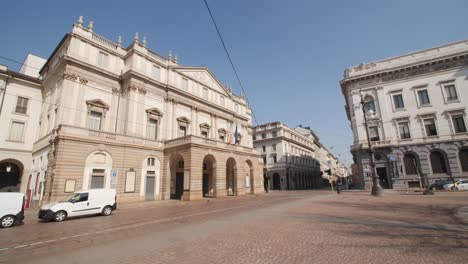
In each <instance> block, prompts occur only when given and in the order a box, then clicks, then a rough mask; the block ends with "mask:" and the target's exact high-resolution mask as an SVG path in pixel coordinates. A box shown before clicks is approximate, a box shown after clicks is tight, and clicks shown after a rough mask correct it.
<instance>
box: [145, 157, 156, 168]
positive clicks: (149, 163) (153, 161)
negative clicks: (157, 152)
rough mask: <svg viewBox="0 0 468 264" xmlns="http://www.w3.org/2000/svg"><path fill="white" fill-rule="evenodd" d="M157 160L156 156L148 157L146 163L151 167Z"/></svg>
mask: <svg viewBox="0 0 468 264" xmlns="http://www.w3.org/2000/svg"><path fill="white" fill-rule="evenodd" d="M155 162H156V158H148V159H147V160H146V165H147V166H149V167H152V166H154V164H155Z"/></svg>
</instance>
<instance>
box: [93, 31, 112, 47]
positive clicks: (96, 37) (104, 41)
mask: <svg viewBox="0 0 468 264" xmlns="http://www.w3.org/2000/svg"><path fill="white" fill-rule="evenodd" d="M91 36H92V38H93V39H94V40H96V41H98V42H99V43H101V44H103V45H105V46H107V47H109V48H112V49H117V44H115V43H114V42H112V41H110V40H108V39H106V38H104V37H102V36H99V35H98V34H96V33H93V34H92V35H91Z"/></svg>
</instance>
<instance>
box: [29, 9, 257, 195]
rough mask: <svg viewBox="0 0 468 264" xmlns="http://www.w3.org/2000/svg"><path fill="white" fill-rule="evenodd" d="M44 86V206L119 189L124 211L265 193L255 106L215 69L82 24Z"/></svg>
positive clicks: (48, 70)
mask: <svg viewBox="0 0 468 264" xmlns="http://www.w3.org/2000/svg"><path fill="white" fill-rule="evenodd" d="M40 76H41V83H42V87H43V91H42V98H43V100H42V108H41V110H40V111H38V112H37V115H38V116H37V120H36V122H37V124H38V129H37V130H38V132H37V138H36V140H35V143H34V147H33V150H32V156H33V159H39V157H43V156H44V155H46V156H47V161H45V162H46V167H47V170H46V171H47V173H46V176H45V177H44V179H43V180H42V184H43V185H44V189H43V197H44V200H46V201H51V200H52V201H54V200H58V199H60V198H62V197H64V196H66V195H68V194H69V193H71V192H74V191H77V190H86V189H92V188H115V189H116V190H117V196H118V200H119V201H142V200H155V199H156V200H157V199H183V200H196V199H202V198H203V197H223V196H227V195H245V194H254V193H258V192H261V191H263V182H262V180H263V178H262V171H263V164H262V162H261V159H260V157H259V156H258V154H257V153H256V151H255V149H254V148H253V143H252V125H251V123H252V111H251V109H250V106H249V105H248V103H247V101H246V99H245V97H244V96H238V95H235V94H234V93H233V92H232V89H231V88H230V87H228V86H227V85H223V84H222V83H221V82H220V81H219V80H218V79H216V77H215V76H214V75H213V73H212V72H211V71H210V70H209V69H208V68H206V67H192V66H184V65H181V64H180V63H179V62H178V59H177V56H172V54H171V53H169V56H168V57H163V56H161V55H159V54H158V53H156V52H154V51H152V50H151V49H149V48H148V46H147V42H146V38H145V37H143V38H140V37H139V35H138V33H137V34H135V37H134V39H133V41H132V43H131V44H130V45H129V46H128V47H126V48H124V47H123V46H122V39H121V37H119V39H118V40H117V41H116V42H113V41H110V40H108V39H106V38H104V37H102V36H100V35H98V34H96V33H95V32H94V24H93V22H89V25H88V26H87V27H85V26H83V19H82V17H80V19H79V20H78V22H76V23H75V24H74V25H73V29H72V31H71V32H70V33H67V34H65V35H64V37H63V38H62V39H61V41H60V43H59V44H58V45H57V47H56V48H55V50H54V51H53V53H52V54H51V55H50V57H49V58H48V60H47V62H46V63H45V65H44V66H43V67H42V69H41V70H40ZM41 197H42V196H41Z"/></svg>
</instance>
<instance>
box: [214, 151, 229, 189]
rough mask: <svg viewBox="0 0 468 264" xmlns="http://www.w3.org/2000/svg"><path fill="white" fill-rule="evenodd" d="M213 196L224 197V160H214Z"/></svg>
mask: <svg viewBox="0 0 468 264" xmlns="http://www.w3.org/2000/svg"><path fill="white" fill-rule="evenodd" d="M215 170H216V173H215V176H216V180H215V193H214V196H215V197H226V196H227V191H226V177H227V175H226V161H225V160H224V161H216V169H215Z"/></svg>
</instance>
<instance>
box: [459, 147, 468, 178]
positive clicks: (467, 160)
mask: <svg viewBox="0 0 468 264" xmlns="http://www.w3.org/2000/svg"><path fill="white" fill-rule="evenodd" d="M459 156H460V163H461V167H462V171H463V172H467V171H468V149H462V150H460V155H459Z"/></svg>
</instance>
